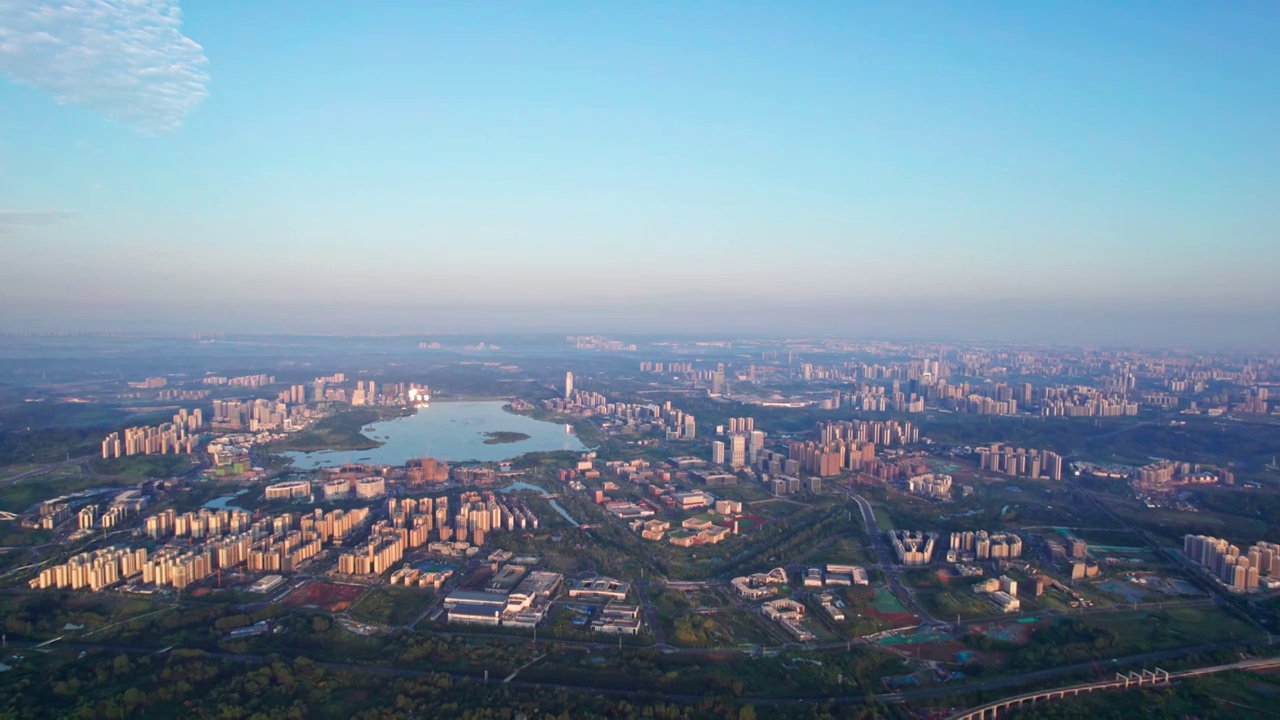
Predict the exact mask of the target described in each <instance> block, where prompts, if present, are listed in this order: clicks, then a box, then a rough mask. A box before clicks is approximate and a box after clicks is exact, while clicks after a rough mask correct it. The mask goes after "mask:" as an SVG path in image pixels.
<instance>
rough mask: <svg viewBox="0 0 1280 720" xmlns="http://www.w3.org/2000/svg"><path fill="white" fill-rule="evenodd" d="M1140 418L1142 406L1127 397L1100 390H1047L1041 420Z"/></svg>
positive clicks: (1088, 388) (1056, 388) (1076, 388)
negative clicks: (1046, 418)
mask: <svg viewBox="0 0 1280 720" xmlns="http://www.w3.org/2000/svg"><path fill="white" fill-rule="evenodd" d="M1137 414H1138V403H1137V402H1136V401H1131V400H1129V399H1128V396H1127V394H1119V393H1114V392H1107V391H1103V390H1099V389H1097V388H1091V387H1084V386H1075V387H1051V388H1045V390H1044V398H1043V399H1042V400H1041V401H1040V415H1041V417H1126V416H1133V415H1137Z"/></svg>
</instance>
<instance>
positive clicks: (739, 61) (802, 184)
mask: <svg viewBox="0 0 1280 720" xmlns="http://www.w3.org/2000/svg"><path fill="white" fill-rule="evenodd" d="M107 7H109V8H110V12H99V13H98V14H96V15H94V14H93V13H92V12H91V8H92V6H91V5H90V4H88V3H80V2H69V3H63V4H61V5H59V6H56V9H55V6H52V5H46V4H44V3H9V4H6V5H5V6H4V7H3V8H0V76H2V77H3V78H4V79H3V80H0V107H3V108H4V109H5V110H6V112H3V113H0V198H2V199H0V246H2V247H3V248H4V252H3V253H2V254H0V256H2V259H3V260H4V262H3V263H0V303H3V305H4V306H5V308H6V312H5V313H4V317H3V319H0V331H19V332H30V331H84V330H105V331H121V330H123V331H166V332H168V331H172V332H200V331H210V332H219V331H222V332H225V331H249V332H264V331H274V332H287V331H298V332H335V333H342V332H350V333H354V332H405V333H409V332H466V331H469V330H475V331H482V332H502V331H545V332H596V331H607V332H683V333H711V332H718V333H758V334H770V335H775V334H783V333H818V332H822V333H827V334H853V335H862V336H887V337H923V336H936V337H938V338H940V339H960V338H974V339H983V340H1009V341H1027V342H1052V341H1063V342H1096V343H1108V342H1121V341H1124V342H1132V343H1138V344H1144V345H1175V346H1192V347H1208V346H1232V347H1274V346H1275V345H1276V344H1278V343H1280V329H1277V327H1276V325H1275V323H1274V320H1273V318H1274V316H1275V313H1276V311H1277V310H1280V283H1276V282H1275V279H1274V276H1273V273H1269V272H1268V271H1269V270H1270V269H1271V268H1273V267H1275V266H1276V265H1277V263H1280V245H1278V244H1277V243H1275V241H1274V237H1276V236H1277V234H1280V217H1278V216H1277V213H1276V212H1275V210H1274V208H1273V207H1271V206H1272V204H1273V203H1272V202H1269V201H1268V198H1269V197H1271V196H1274V195H1276V190H1278V189H1280V188H1277V187H1276V180H1275V178H1274V173H1273V172H1272V171H1271V168H1273V167H1274V163H1275V160H1276V159H1277V157H1280V140H1277V138H1276V137H1275V135H1274V133H1273V132H1271V130H1270V129H1271V128H1272V127H1273V126H1274V119H1275V118H1276V116H1277V110H1278V109H1280V95H1278V94H1277V91H1276V90H1275V87H1274V83H1271V82H1270V81H1269V78H1272V77H1274V76H1275V75H1276V72H1277V70H1280V58H1277V56H1276V55H1275V53H1274V52H1272V51H1271V50H1270V43H1271V42H1272V39H1273V38H1274V37H1275V35H1276V30H1277V29H1280V12H1277V10H1276V9H1275V7H1274V6H1271V5H1267V4H1262V3H1257V4H1239V5H1233V6H1230V7H1213V6H1203V5H1194V4H1182V5H1175V6H1160V7H1159V8H1158V9H1157V8H1155V7H1146V8H1144V7H1139V6H1133V7H1110V6H1106V5H1103V4H1091V5H1086V6H1083V7H1080V6H1074V5H1072V6H1068V5H1053V4H1045V5H1039V6H1035V7H1017V8H1011V7H1008V6H1003V5H1000V4H976V5H972V6H968V7H965V8H954V9H939V8H935V7H930V6H925V5H922V4H921V5H912V4H906V5H897V6H876V5H866V6H862V7H852V8H851V7H847V6H844V5H842V4H829V3H812V4H808V5H805V6H803V7H801V8H788V9H782V8H772V7H769V6H767V5H764V4H756V5H727V4H720V5H717V4H710V5H704V6H698V7H688V6H682V5H678V4H660V5H645V6H640V5H633V6H616V7H611V8H610V11H609V12H604V11H602V10H599V9H594V8H590V7H586V6H575V5H555V6H550V7H545V8H537V9H525V8H519V7H497V6H493V7H436V8H421V7H418V6H416V5H412V4H401V3H387V4H379V5H377V6H376V7H371V8H360V9H358V10H352V11H350V12H346V13H344V14H341V15H339V14H338V13H333V12H328V13H325V12H316V11H315V9H314V8H313V7H312V6H310V5H300V4H290V3H282V4H277V5H272V6H260V7H243V8H241V7H237V8H234V9H232V8H230V7H227V8H223V7H220V6H218V7H214V6H196V5H191V4H186V5H183V6H182V7H181V9H180V11H179V9H178V4H177V3H174V2H167V1H165V0H157V1H156V2H153V3H148V4H143V5H109V6H107ZM86 53H87V54H86ZM86 57H90V58H93V59H94V61H93V62H85V58H86Z"/></svg>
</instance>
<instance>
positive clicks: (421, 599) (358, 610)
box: [350, 587, 435, 625]
mask: <svg viewBox="0 0 1280 720" xmlns="http://www.w3.org/2000/svg"><path fill="white" fill-rule="evenodd" d="M434 597H435V595H434V594H433V593H432V592H431V591H430V590H426V589H424V588H412V587H384V588H378V589H376V590H371V591H369V592H367V593H365V595H364V597H363V598H361V599H360V602H358V603H356V605H355V606H354V607H352V608H351V610H350V612H351V617H352V618H353V619H355V620H360V621H362V622H369V623H376V624H379V625H404V624H406V623H408V622H410V621H412V620H413V619H414V618H416V617H417V616H418V614H419V613H421V612H422V611H423V610H424V609H425V608H426V607H427V605H429V604H430V603H431V601H432V599H433V598H434Z"/></svg>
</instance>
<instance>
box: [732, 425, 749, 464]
mask: <svg viewBox="0 0 1280 720" xmlns="http://www.w3.org/2000/svg"><path fill="white" fill-rule="evenodd" d="M746 464H747V436H746V434H745V433H740V432H739V433H732V434H730V435H729V465H730V466H731V467H735V468H740V467H744V466H746Z"/></svg>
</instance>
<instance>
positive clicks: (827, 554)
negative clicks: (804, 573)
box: [809, 537, 876, 566]
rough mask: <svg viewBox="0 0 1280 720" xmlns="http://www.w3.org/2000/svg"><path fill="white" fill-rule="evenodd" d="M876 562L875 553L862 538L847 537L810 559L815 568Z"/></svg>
mask: <svg viewBox="0 0 1280 720" xmlns="http://www.w3.org/2000/svg"><path fill="white" fill-rule="evenodd" d="M875 560H876V558H875V552H874V551H873V550H872V549H871V548H869V547H867V546H866V545H865V544H864V543H863V541H862V538H860V537H845V538H840V539H839V540H836V541H835V542H833V543H832V544H830V545H828V546H827V547H825V548H823V549H821V550H819V551H818V552H816V553H814V554H813V556H812V557H810V558H809V564H810V565H815V566H816V565H827V564H829V563H834V564H840V565H846V564H854V565H856V564H860V563H873V562H875Z"/></svg>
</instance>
